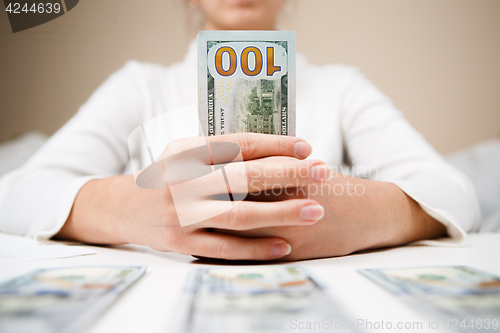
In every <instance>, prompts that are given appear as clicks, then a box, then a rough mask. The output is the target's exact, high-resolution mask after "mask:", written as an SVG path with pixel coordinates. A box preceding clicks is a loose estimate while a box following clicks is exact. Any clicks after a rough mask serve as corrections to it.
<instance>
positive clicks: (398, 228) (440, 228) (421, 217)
mask: <svg viewBox="0 0 500 333" xmlns="http://www.w3.org/2000/svg"><path fill="white" fill-rule="evenodd" d="M391 185H392V186H393V188H394V191H395V193H396V195H397V196H398V197H399V198H398V199H397V200H398V202H399V203H400V204H399V207H400V210H399V216H395V217H394V219H393V221H394V223H395V227H394V228H393V231H394V232H395V234H394V240H395V241H396V243H397V244H395V245H402V244H408V243H412V242H416V241H419V240H425V239H433V238H438V237H444V236H445V235H446V227H445V226H444V225H443V224H442V223H441V222H439V221H437V220H436V219H434V218H433V217H431V216H430V215H429V214H427V213H426V212H425V211H424V210H423V209H422V207H421V206H420V204H419V203H418V202H416V201H415V200H414V199H412V198H411V197H410V196H408V195H407V194H406V193H405V192H404V191H403V190H401V189H400V188H399V187H398V186H396V185H394V184H391Z"/></svg>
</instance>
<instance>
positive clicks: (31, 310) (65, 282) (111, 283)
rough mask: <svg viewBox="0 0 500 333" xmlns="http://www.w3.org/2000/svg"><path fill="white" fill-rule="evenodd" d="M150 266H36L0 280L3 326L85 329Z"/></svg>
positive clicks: (34, 330) (47, 331) (25, 330)
mask: <svg viewBox="0 0 500 333" xmlns="http://www.w3.org/2000/svg"><path fill="white" fill-rule="evenodd" d="M145 270H146V267H145V266H89V267H62V268H46V269H37V270H35V271H32V272H30V273H28V274H25V275H22V276H19V277H17V278H15V279H12V280H10V281H7V282H5V283H3V284H1V285H0V332H16V333H58V332H68V333H73V332H81V331H82V330H84V329H85V328H87V327H88V325H90V324H92V323H93V322H94V320H95V319H96V318H97V317H98V316H99V315H100V314H101V313H102V312H103V311H104V310H105V309H107V308H108V307H109V306H110V305H111V304H112V303H113V302H114V301H115V300H116V299H117V297H118V295H119V294H120V293H121V292H123V291H124V290H125V289H127V288H128V287H129V286H130V285H131V284H132V283H134V282H135V281H136V280H137V279H139V278H140V277H141V276H142V275H143V274H144V272H145Z"/></svg>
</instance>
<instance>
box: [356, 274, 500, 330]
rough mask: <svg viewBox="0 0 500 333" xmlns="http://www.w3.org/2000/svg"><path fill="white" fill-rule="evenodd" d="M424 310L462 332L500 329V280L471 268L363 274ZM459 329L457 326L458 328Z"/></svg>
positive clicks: (448, 326) (450, 327)
mask: <svg viewBox="0 0 500 333" xmlns="http://www.w3.org/2000/svg"><path fill="white" fill-rule="evenodd" d="M359 272H360V273H361V274H363V275H364V276H366V277H368V278H370V279H371V280H373V281H374V282H376V283H378V284H379V285H381V286H383V287H385V288H387V289H388V290H390V291H391V292H393V293H394V294H396V295H399V296H400V297H401V299H403V300H405V301H407V302H408V303H410V304H412V305H413V306H415V307H417V308H419V309H420V310H423V311H424V312H425V311H426V312H427V313H428V314H430V315H432V316H435V317H437V318H439V319H441V322H442V323H443V324H444V325H445V327H446V328H449V329H451V330H456V329H460V331H462V332H478V331H482V330H486V331H492V330H497V329H499V328H500V325H499V322H500V277H499V276H496V275H494V274H491V273H488V272H484V271H481V270H478V269H476V268H473V267H468V266H437V267H414V268H387V269H362V270H360V271H359ZM454 326H456V327H454Z"/></svg>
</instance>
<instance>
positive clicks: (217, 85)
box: [198, 31, 295, 136]
mask: <svg viewBox="0 0 500 333" xmlns="http://www.w3.org/2000/svg"><path fill="white" fill-rule="evenodd" d="M198 66H199V67H198V106H199V111H198V112H199V119H200V123H201V132H202V133H201V134H202V135H204V136H212V135H224V134H229V133H241V132H253V133H264V134H276V135H295V32H292V31H200V33H199V34H198Z"/></svg>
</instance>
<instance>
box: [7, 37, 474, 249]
mask: <svg viewBox="0 0 500 333" xmlns="http://www.w3.org/2000/svg"><path fill="white" fill-rule="evenodd" d="M196 89H197V75H196V44H195V43H192V44H191V46H190V50H189V52H188V54H187V56H186V58H185V60H184V61H183V62H182V63H179V64H175V65H172V66H169V67H162V66H159V65H151V64H143V63H138V62H129V63H127V65H126V66H125V67H123V68H122V69H121V70H119V71H118V72H117V73H115V74H113V75H112V76H111V77H110V78H109V79H108V80H107V81H106V82H105V83H104V84H103V85H102V86H101V87H100V88H99V89H98V90H97V91H96V92H95V93H94V94H93V95H92V96H91V97H90V99H89V100H88V101H87V102H86V103H85V104H84V105H83V106H82V107H81V109H80V110H79V111H78V113H77V114H76V115H75V116H74V117H73V119H71V120H70V121H69V122H68V123H67V124H66V125H65V126H64V127H63V128H61V130H60V131H58V132H57V133H56V134H55V135H54V136H53V137H52V138H51V139H50V140H49V141H48V142H47V144H46V145H45V146H44V147H43V148H42V149H41V150H40V151H38V152H37V154H36V155H35V156H33V158H31V159H30V160H29V161H28V162H27V163H26V164H25V165H24V166H23V167H22V168H20V169H18V170H15V171H13V172H11V173H9V174H7V175H5V176H4V177H3V178H2V179H0V231H3V232H8V233H14V234H19V235H25V236H28V237H35V238H39V239H44V238H50V237H52V236H53V235H54V234H56V233H57V232H58V231H59V229H60V228H61V227H62V225H63V224H64V222H65V221H66V219H67V217H68V214H69V213H70V211H71V208H72V205H73V202H74V200H75V197H76V195H77V193H78V191H79V190H80V188H81V187H82V186H83V185H84V184H85V183H87V182H88V181H89V180H91V179H95V178H101V177H109V176H114V175H119V174H122V173H127V172H130V170H128V169H127V164H128V160H129V156H128V146H127V140H128V136H129V134H130V133H131V132H132V131H133V130H134V129H135V128H136V127H137V126H139V125H141V124H142V123H143V122H144V121H146V120H148V119H151V118H152V117H155V116H158V115H161V114H163V113H165V112H167V111H170V110H174V109H178V108H181V107H183V106H186V105H190V104H196V102H197V93H196ZM429 121H432V119H429ZM175 126H176V130H177V131H179V127H181V128H182V127H183V126H186V125H183V124H182V123H177V124H175ZM187 132H188V131H187V130H186V135H188V136H191V135H193V133H187ZM297 136H299V137H302V138H304V139H305V140H307V141H308V142H309V143H310V144H311V145H312V146H313V149H314V151H313V155H312V156H311V157H312V158H319V159H322V160H324V161H325V162H326V163H327V164H329V165H332V166H340V165H342V164H344V163H346V162H347V163H351V164H353V166H354V171H355V173H356V172H357V171H359V170H362V169H363V168H365V169H368V170H372V172H370V174H368V175H366V176H370V177H371V178H373V179H375V180H382V181H388V182H392V183H394V184H396V185H398V186H399V187H400V188H401V189H402V190H403V191H405V192H406V193H407V194H408V195H409V196H410V197H412V198H413V199H415V200H416V201H417V202H418V203H419V204H420V205H421V206H422V208H423V209H424V210H425V211H426V212H427V213H429V214H430V215H431V216H433V217H434V218H436V219H437V220H439V221H440V222H441V223H443V224H444V225H446V226H447V230H448V234H449V236H450V237H448V238H444V239H442V240H439V241H423V242H420V243H423V244H434V245H455V246H456V245H460V244H462V243H463V242H464V240H465V236H466V232H468V231H473V230H477V228H478V226H479V223H480V218H479V208H478V204H477V199H476V196H475V193H474V188H473V187H472V185H471V183H470V182H469V181H468V179H467V178H466V177H465V176H464V175H462V174H461V173H460V172H458V171H457V170H455V169H454V168H453V167H451V166H449V165H448V164H446V163H445V162H444V160H443V159H442V158H441V157H440V156H439V155H438V154H437V153H436V152H435V151H434V149H433V148H432V147H431V146H430V145H429V144H428V143H427V142H426V141H425V140H424V139H423V138H422V136H421V135H420V134H419V133H418V132H416V131H415V130H414V129H413V128H412V127H411V126H410V125H409V123H408V122H407V121H406V120H405V119H404V117H403V116H402V115H401V113H400V112H399V111H397V110H396V109H395V108H394V106H393V105H392V103H391V101H390V100H389V99H388V98H387V97H385V96H384V95H383V94H382V93H381V92H380V91H379V90H378V89H376V88H375V87H374V86H373V85H372V84H371V83H370V82H368V81H367V80H366V79H365V78H364V77H363V76H362V75H361V74H359V72H358V71H357V70H356V69H353V68H350V67H346V66H342V65H335V66H332V65H330V66H321V67H320V66H315V65H312V64H309V63H307V61H306V60H305V58H303V57H300V56H298V57H297ZM141 163H142V164H143V165H147V163H148V161H146V160H144V161H141ZM373 170H375V172H373ZM358 173H359V172H358ZM358 175H359V174H358ZM361 176H362V175H361Z"/></svg>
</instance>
